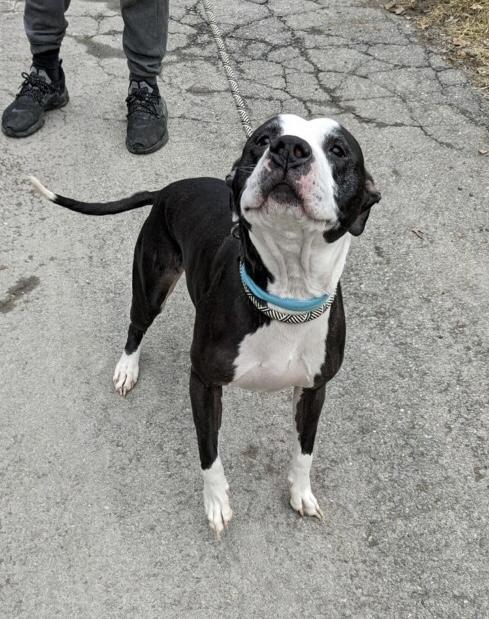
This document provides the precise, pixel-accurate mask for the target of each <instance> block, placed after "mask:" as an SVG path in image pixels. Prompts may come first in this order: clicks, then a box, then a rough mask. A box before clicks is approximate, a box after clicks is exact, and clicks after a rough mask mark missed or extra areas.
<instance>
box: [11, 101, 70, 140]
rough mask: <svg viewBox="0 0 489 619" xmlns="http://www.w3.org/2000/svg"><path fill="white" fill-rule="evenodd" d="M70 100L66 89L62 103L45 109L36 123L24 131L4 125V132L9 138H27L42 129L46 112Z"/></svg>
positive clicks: (60, 106) (62, 105) (57, 108)
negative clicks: (14, 129)
mask: <svg viewBox="0 0 489 619" xmlns="http://www.w3.org/2000/svg"><path fill="white" fill-rule="evenodd" d="M69 100H70V96H69V94H68V91H66V97H65V98H64V99H62V101H61V103H58V104H56V105H49V106H48V107H47V108H46V109H45V110H44V113H43V115H42V116H41V118H40V119H39V120H38V121H37V122H36V123H34V124H33V125H31V126H30V127H29V128H28V129H25V130H24V131H13V129H9V127H3V126H2V133H4V134H5V135H6V136H8V137H9V138H26V137H27V136H29V135H32V134H33V133H36V131H39V129H41V127H42V126H43V125H44V123H45V122H46V118H45V113H46V112H51V111H52V110H59V109H61V108H62V107H64V106H65V105H67V104H68V103H69Z"/></svg>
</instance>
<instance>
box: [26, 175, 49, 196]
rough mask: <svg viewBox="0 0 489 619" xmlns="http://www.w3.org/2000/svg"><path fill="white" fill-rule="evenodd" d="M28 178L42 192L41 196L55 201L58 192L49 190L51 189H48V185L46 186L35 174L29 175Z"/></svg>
mask: <svg viewBox="0 0 489 619" xmlns="http://www.w3.org/2000/svg"><path fill="white" fill-rule="evenodd" d="M27 178H28V179H29V180H30V181H31V183H32V186H33V187H34V189H35V190H36V191H37V192H38V193H40V194H41V196H44V197H45V198H47V199H48V200H51V202H54V201H55V200H56V194H55V193H53V192H52V191H49V189H46V187H44V185H43V184H42V183H41V181H40V180H38V179H37V178H36V177H35V176H28V177H27Z"/></svg>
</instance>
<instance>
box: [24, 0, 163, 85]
mask: <svg viewBox="0 0 489 619" xmlns="http://www.w3.org/2000/svg"><path fill="white" fill-rule="evenodd" d="M69 5H70V0H26V3H25V10H24V27H25V31H26V34H27V38H28V39H29V43H30V45H31V51H32V53H33V54H39V53H41V52H47V51H49V50H52V49H56V48H58V47H60V46H61V42H62V40H63V37H64V34H65V31H66V27H67V25H68V22H67V21H66V18H65V11H66V10H67V9H68V7H69ZM168 5H169V0H121V13H122V19H123V20H124V34H123V39H122V43H123V47H124V52H125V54H126V57H127V64H128V66H129V71H130V73H131V75H134V76H138V77H156V76H157V75H158V74H159V72H160V70H161V61H162V60H163V56H164V55H165V51H166V39H167V34H168Z"/></svg>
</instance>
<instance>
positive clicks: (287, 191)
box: [266, 181, 301, 206]
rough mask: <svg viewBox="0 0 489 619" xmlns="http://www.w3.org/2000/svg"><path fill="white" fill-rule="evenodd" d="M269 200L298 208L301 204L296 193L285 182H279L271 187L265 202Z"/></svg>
mask: <svg viewBox="0 0 489 619" xmlns="http://www.w3.org/2000/svg"><path fill="white" fill-rule="evenodd" d="M270 198H271V199H272V200H273V201H274V202H280V203H283V204H290V205H293V206H300V203H301V199H300V197H299V195H298V194H297V191H296V190H295V189H294V187H292V186H291V185H290V184H289V183H287V182H285V181H281V182H279V183H277V184H276V185H275V186H274V187H272V189H271V190H270V191H269V192H268V195H267V197H266V200H268V199H270Z"/></svg>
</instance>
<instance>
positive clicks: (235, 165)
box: [225, 159, 241, 188]
mask: <svg viewBox="0 0 489 619" xmlns="http://www.w3.org/2000/svg"><path fill="white" fill-rule="evenodd" d="M240 161H241V159H236V161H235V162H234V163H233V167H232V168H231V172H229V174H226V178H225V181H226V185H227V186H228V187H231V188H232V186H233V181H234V177H235V176H236V170H237V169H238V166H239V162H240Z"/></svg>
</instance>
